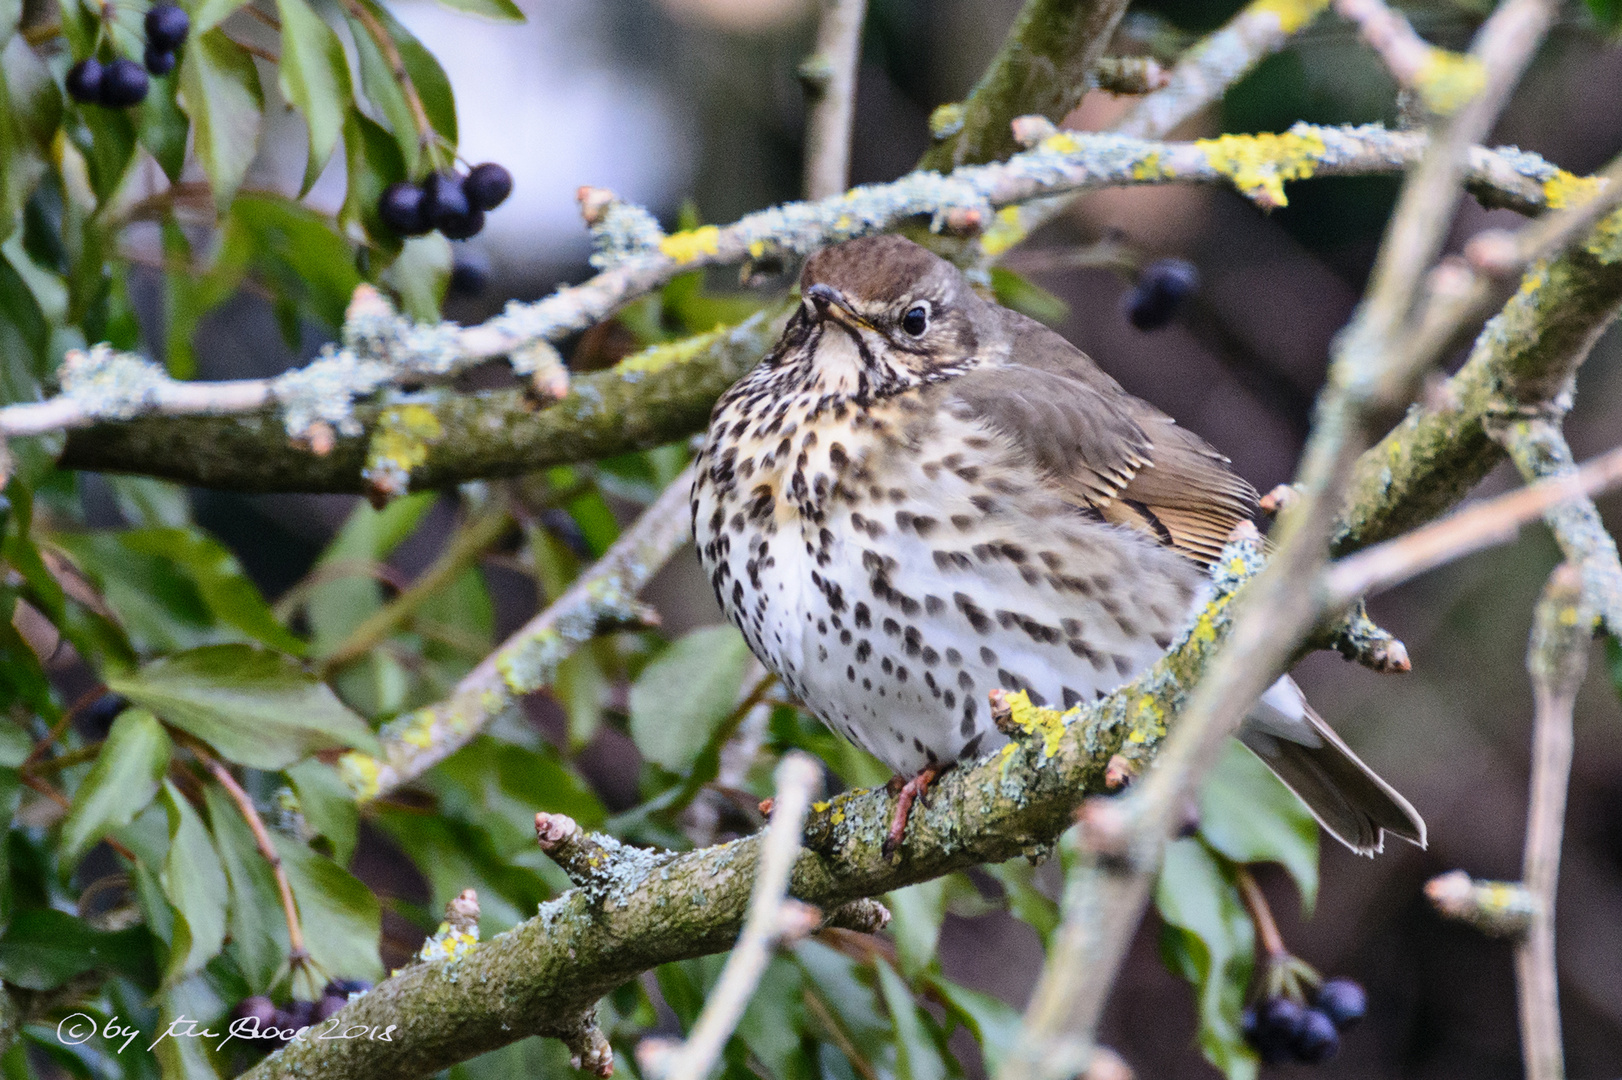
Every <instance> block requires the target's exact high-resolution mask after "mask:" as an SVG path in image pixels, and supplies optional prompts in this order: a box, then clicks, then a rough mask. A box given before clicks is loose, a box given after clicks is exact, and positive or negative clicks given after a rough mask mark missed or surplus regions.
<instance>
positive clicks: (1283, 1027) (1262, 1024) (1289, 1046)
mask: <svg viewBox="0 0 1622 1080" xmlns="http://www.w3.org/2000/svg"><path fill="white" fill-rule="evenodd" d="M1305 1020H1306V1009H1304V1008H1303V1007H1302V1006H1301V1005H1300V1003H1298V1002H1296V1001H1292V1000H1291V999H1290V998H1283V997H1280V998H1269V999H1268V1000H1266V1001H1263V1002H1262V1003H1261V1004H1259V1005H1257V1006H1255V1007H1254V1008H1248V1009H1246V1010H1245V1011H1244V1013H1243V1014H1242V1015H1241V1016H1240V1024H1239V1029H1240V1031H1242V1032H1243V1033H1244V1036H1245V1041H1246V1042H1248V1043H1250V1045H1251V1047H1252V1048H1254V1049H1255V1051H1256V1053H1257V1054H1259V1055H1260V1056H1261V1059H1262V1060H1263V1061H1265V1062H1267V1063H1268V1064H1271V1065H1276V1064H1278V1063H1279V1062H1281V1061H1288V1060H1289V1059H1290V1058H1292V1057H1295V1056H1296V1050H1295V1044H1296V1039H1297V1037H1298V1036H1299V1034H1300V1031H1301V1027H1302V1024H1303V1023H1304V1022H1305Z"/></svg>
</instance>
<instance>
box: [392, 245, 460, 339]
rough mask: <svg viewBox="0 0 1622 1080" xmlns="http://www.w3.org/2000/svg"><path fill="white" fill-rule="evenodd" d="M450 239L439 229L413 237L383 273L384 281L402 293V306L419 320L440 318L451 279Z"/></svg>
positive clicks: (431, 321)
mask: <svg viewBox="0 0 1622 1080" xmlns="http://www.w3.org/2000/svg"><path fill="white" fill-rule="evenodd" d="M451 262H452V258H451V242H450V241H449V240H447V239H445V237H444V236H443V235H441V234H440V233H437V232H433V233H429V234H428V235H427V236H414V237H412V238H411V239H409V240H407V241H406V242H405V243H404V244H403V245H402V246H401V248H400V257H399V258H397V259H395V260H394V263H393V265H391V266H390V267H389V268H388V270H387V271H386V272H385V273H384V274H383V282H384V284H386V285H388V286H389V287H390V288H392V289H393V290H394V291H395V292H397V293H399V295H400V307H401V310H402V311H404V312H405V314H406V315H408V316H409V317H410V318H412V319H414V320H415V321H417V322H420V323H436V322H438V321H439V305H440V304H441V303H443V302H444V299H445V287H446V286H447V285H449V284H450V280H451Z"/></svg>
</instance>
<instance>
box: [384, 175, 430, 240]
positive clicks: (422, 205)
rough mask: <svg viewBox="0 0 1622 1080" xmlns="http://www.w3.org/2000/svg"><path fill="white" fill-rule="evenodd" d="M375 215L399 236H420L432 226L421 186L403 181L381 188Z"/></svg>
mask: <svg viewBox="0 0 1622 1080" xmlns="http://www.w3.org/2000/svg"><path fill="white" fill-rule="evenodd" d="M377 216H378V217H380V218H382V219H383V224H385V225H387V226H388V227H389V228H391V229H393V230H394V231H395V232H397V233H399V234H400V235H401V236H421V235H423V234H424V233H426V232H427V231H428V230H429V229H431V228H433V224H432V223H431V222H430V221H429V220H428V206H427V200H426V199H425V198H424V197H423V191H422V188H420V187H418V186H417V185H416V184H408V183H406V182H404V181H401V182H400V183H397V184H390V185H389V186H388V187H386V188H384V189H383V197H382V198H380V199H378V200H377Z"/></svg>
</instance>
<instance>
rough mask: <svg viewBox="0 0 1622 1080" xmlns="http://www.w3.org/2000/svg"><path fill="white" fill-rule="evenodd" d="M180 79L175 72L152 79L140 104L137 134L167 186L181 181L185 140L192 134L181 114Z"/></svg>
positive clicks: (182, 113) (184, 156)
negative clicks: (166, 180)
mask: <svg viewBox="0 0 1622 1080" xmlns="http://www.w3.org/2000/svg"><path fill="white" fill-rule="evenodd" d="M179 89H180V79H179V77H178V74H177V73H176V72H170V73H169V74H168V75H163V76H154V77H153V78H152V84H151V87H150V89H149V90H148V92H147V95H146V100H145V101H143V102H141V104H140V106H139V109H138V115H139V117H140V120H139V122H138V123H137V124H136V133H137V136H138V137H139V138H140V140H141V145H142V146H144V147H146V149H147V153H149V154H151V155H152V157H153V160H155V161H156V162H157V163H158V167H159V168H161V169H162V170H163V174H164V175H165V176H167V177H168V178H169V182H170V183H178V182H179V181H180V173H181V170H182V169H184V168H185V165H186V141H187V137H188V136H189V135H190V134H191V121H190V120H188V119H187V117H186V114H185V113H184V112H182V111H181V108H180V100H179V97H178V94H179Z"/></svg>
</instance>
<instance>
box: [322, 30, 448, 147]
mask: <svg viewBox="0 0 1622 1080" xmlns="http://www.w3.org/2000/svg"><path fill="white" fill-rule="evenodd" d="M343 4H344V10H345V11H348V12H349V13H350V14H351V15H352V16H354V17H355V19H356V20H357V21H358V22H359V23H360V24H361V25H362V26H364V27H365V28H366V33H367V36H369V37H370V38H371V39H372V41H373V42H374V43H376V45H377V48H378V51H380V52H381V53H382V54H383V59H384V60H385V61H386V62H387V63H388V65H389V71H390V72H391V73H393V75H394V81H395V82H397V83H399V84H400V92H401V93H403V94H405V99H406V105H407V106H409V107H410V109H411V119H412V120H413V121H414V122H415V123H416V125H417V144H418V145H419V146H420V147H422V150H423V152H424V153H425V154H427V155H428V158H429V161H428V163H429V165H430V166H432V167H435V168H437V167H438V166H439V164H440V161H439V157H440V154H439V133H438V132H437V131H435V130H434V125H433V122H432V121H431V120H429V119H428V110H427V109H426V108H425V107H424V106H423V104H422V95H421V94H419V93H417V84H416V83H414V82H412V81H411V73H410V72H408V71H406V66H405V58H404V57H403V56H401V55H400V49H399V47H398V46H396V45H395V44H394V38H393V37H391V36H390V34H389V31H388V28H387V27H385V26H384V25H383V23H382V22H381V21H380V20H379V19H378V17H377V16H376V15H373V14H372V13H371V11H370V10H368V9H367V7H366V5H365V4H362V3H361V2H360V0H343Z"/></svg>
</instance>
